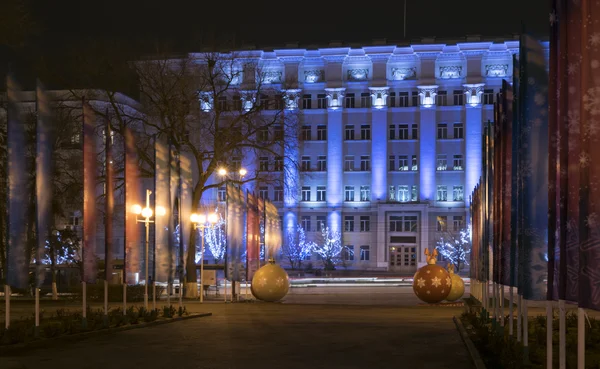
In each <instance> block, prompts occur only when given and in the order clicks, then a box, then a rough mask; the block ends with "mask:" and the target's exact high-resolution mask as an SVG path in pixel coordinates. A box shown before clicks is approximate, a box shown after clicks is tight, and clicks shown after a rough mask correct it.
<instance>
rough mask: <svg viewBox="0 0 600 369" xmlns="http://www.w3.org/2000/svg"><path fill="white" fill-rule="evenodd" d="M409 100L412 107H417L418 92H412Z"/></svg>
mask: <svg viewBox="0 0 600 369" xmlns="http://www.w3.org/2000/svg"><path fill="white" fill-rule="evenodd" d="M411 99H412V101H411V103H412V106H419V92H418V91H413V92H412V93H411Z"/></svg>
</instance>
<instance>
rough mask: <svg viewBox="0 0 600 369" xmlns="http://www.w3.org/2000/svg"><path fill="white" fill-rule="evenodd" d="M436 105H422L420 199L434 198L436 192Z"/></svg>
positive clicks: (420, 125) (429, 199) (428, 199)
mask: <svg viewBox="0 0 600 369" xmlns="http://www.w3.org/2000/svg"><path fill="white" fill-rule="evenodd" d="M435 113H436V110H435V107H433V108H425V107H423V106H421V121H420V124H419V127H420V130H421V132H420V135H419V138H420V140H419V157H420V158H419V163H420V164H421V166H420V168H419V182H420V190H421V193H420V200H421V201H431V200H434V194H435V169H436V168H435V166H436V157H435V151H436V127H435Z"/></svg>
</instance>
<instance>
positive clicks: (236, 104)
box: [232, 95, 242, 111]
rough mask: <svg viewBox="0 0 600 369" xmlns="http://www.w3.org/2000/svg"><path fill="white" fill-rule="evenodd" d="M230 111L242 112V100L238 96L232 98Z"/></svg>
mask: <svg viewBox="0 0 600 369" xmlns="http://www.w3.org/2000/svg"><path fill="white" fill-rule="evenodd" d="M232 110H233V111H240V110H242V99H241V98H240V95H235V96H233V99H232Z"/></svg>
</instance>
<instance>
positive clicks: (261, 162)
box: [258, 156, 269, 172]
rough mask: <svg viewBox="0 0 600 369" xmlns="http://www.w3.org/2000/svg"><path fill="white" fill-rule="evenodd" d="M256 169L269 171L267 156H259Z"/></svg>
mask: <svg viewBox="0 0 600 369" xmlns="http://www.w3.org/2000/svg"><path fill="white" fill-rule="evenodd" d="M258 170H260V171H261V172H268V171H269V158H268V157H266V156H261V157H260V158H259V159H258Z"/></svg>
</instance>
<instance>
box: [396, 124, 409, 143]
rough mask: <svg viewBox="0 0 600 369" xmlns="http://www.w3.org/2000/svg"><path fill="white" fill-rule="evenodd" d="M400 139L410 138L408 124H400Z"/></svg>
mask: <svg viewBox="0 0 600 369" xmlns="http://www.w3.org/2000/svg"><path fill="white" fill-rule="evenodd" d="M398 139H399V140H408V124H400V125H399V126H398Z"/></svg>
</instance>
